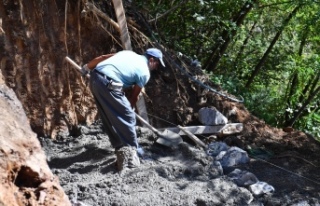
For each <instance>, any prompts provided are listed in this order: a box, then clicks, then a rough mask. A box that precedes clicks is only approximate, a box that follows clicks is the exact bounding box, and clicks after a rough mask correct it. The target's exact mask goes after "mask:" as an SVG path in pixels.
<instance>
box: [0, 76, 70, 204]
mask: <svg viewBox="0 0 320 206" xmlns="http://www.w3.org/2000/svg"><path fill="white" fill-rule="evenodd" d="M0 108H1V109H0V116H1V121H0V157H1V158H0V181H1V184H0V191H1V193H0V205H6V206H11V205H12V206H20V205H21V206H22V205H47V206H49V205H50V206H51V205H71V203H70V202H69V199H68V197H67V196H66V194H65V193H64V191H63V189H62V187H61V186H60V185H59V181H58V179H57V177H56V176H54V175H53V174H52V172H51V171H50V168H49V166H48V164H47V162H46V156H45V153H44V151H43V150H42V148H41V145H40V142H39V140H38V139H37V137H36V134H35V133H34V132H32V130H31V128H30V125H29V121H28V119H27V117H26V115H25V113H24V111H23V108H22V105H21V103H20V102H19V100H18V99H17V97H16V96H15V94H14V92H13V91H12V90H11V89H9V88H8V87H7V86H5V85H4V84H3V83H1V82H0Z"/></svg>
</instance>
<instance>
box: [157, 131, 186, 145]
mask: <svg viewBox="0 0 320 206" xmlns="http://www.w3.org/2000/svg"><path fill="white" fill-rule="evenodd" d="M156 142H157V143H158V144H162V145H164V146H167V147H174V146H178V145H179V144H180V143H182V142H183V140H182V138H181V136H180V135H179V134H177V133H175V132H172V131H171V130H167V129H165V130H163V131H162V132H161V133H160V132H159V134H158V139H157V140H156Z"/></svg>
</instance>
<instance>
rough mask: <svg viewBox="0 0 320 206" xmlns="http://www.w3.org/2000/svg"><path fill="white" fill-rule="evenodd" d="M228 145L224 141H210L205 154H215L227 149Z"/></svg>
mask: <svg viewBox="0 0 320 206" xmlns="http://www.w3.org/2000/svg"><path fill="white" fill-rule="evenodd" d="M228 149H229V146H228V145H227V144H226V143H224V142H212V143H210V144H209V145H208V148H207V154H208V155H210V156H213V157H215V156H217V155H218V154H219V153H220V152H222V151H227V150H228Z"/></svg>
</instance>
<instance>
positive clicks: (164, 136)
mask: <svg viewBox="0 0 320 206" xmlns="http://www.w3.org/2000/svg"><path fill="white" fill-rule="evenodd" d="M65 60H66V61H67V62H69V63H70V64H71V65H72V66H73V67H74V68H75V69H77V70H78V72H80V70H81V67H80V66H79V65H78V64H77V63H75V62H74V61H73V60H72V59H70V58H69V57H68V56H66V57H65ZM87 77H89V75H87ZM136 116H137V118H138V119H139V120H140V121H141V122H143V124H145V125H146V126H147V127H148V128H149V129H151V130H152V131H153V132H154V133H156V134H157V135H158V139H157V140H156V142H157V143H159V144H162V145H164V146H167V147H174V146H177V145H179V144H180V143H181V142H183V140H182V138H181V136H180V135H179V134H177V133H174V132H172V131H170V130H167V129H165V130H164V131H163V132H162V133H160V132H159V131H158V130H157V129H156V128H154V127H153V126H151V125H150V124H149V123H148V122H147V121H146V120H144V119H143V118H142V117H141V116H140V115H138V114H137V113H136Z"/></svg>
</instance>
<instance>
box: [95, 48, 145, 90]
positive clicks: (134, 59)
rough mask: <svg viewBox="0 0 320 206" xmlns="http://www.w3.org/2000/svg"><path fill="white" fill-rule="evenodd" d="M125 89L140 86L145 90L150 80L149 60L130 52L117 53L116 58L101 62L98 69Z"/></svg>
mask: <svg viewBox="0 0 320 206" xmlns="http://www.w3.org/2000/svg"><path fill="white" fill-rule="evenodd" d="M95 69H96V70H98V71H99V72H101V73H103V74H105V75H106V76H108V77H110V78H111V79H113V80H114V81H116V82H121V83H123V87H124V88H126V87H130V86H133V85H138V86H139V87H141V88H143V87H144V86H145V85H146V84H147V82H148V81H149V79H150V71H149V67H148V59H147V58H146V57H145V56H144V55H139V54H137V53H135V52H133V51H130V50H124V51H120V52H118V53H116V54H115V55H114V56H112V57H110V58H108V59H106V60H104V61H102V62H100V63H99V64H98V65H97V66H96V68H95Z"/></svg>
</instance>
